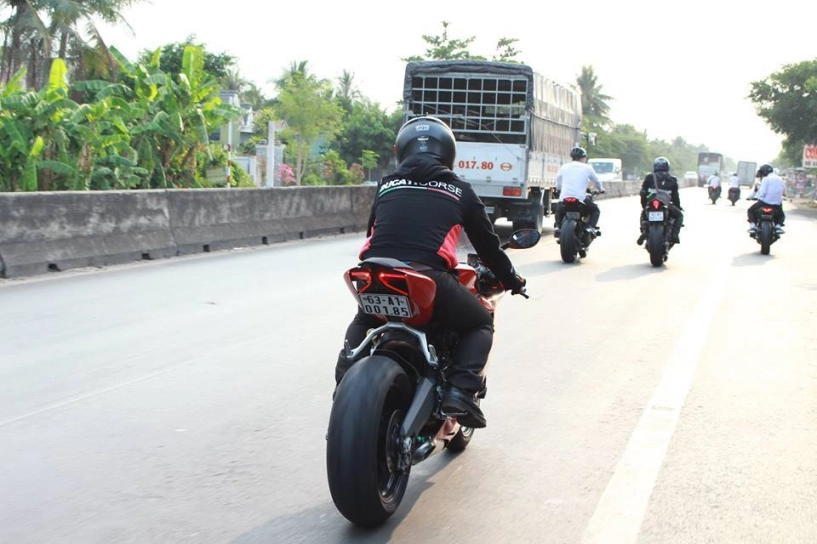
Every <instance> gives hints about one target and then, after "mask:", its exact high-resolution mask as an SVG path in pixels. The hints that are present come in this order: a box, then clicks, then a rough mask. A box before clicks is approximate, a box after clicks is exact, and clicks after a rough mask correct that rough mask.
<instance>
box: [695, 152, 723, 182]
mask: <svg viewBox="0 0 817 544" xmlns="http://www.w3.org/2000/svg"><path fill="white" fill-rule="evenodd" d="M721 172H723V154H721V153H713V152H710V151H701V152H699V153H698V186H699V187H703V186H704V185H706V181H707V180H708V179H709V177H710V176H711V175H712V174H717V175H718V176H720V175H721Z"/></svg>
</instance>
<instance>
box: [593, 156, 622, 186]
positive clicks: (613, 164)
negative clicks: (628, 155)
mask: <svg viewBox="0 0 817 544" xmlns="http://www.w3.org/2000/svg"><path fill="white" fill-rule="evenodd" d="M587 164H589V165H590V166H592V167H593V170H595V171H596V176H598V178H599V181H601V182H602V183H608V182H610V181H624V178H622V177H621V159H612V158H593V159H587Z"/></svg>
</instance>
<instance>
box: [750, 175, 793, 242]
mask: <svg viewBox="0 0 817 544" xmlns="http://www.w3.org/2000/svg"><path fill="white" fill-rule="evenodd" d="M757 177H759V178H761V180H762V181H761V182H760V189H758V190H757V202H755V203H754V204H752V205H751V206H750V207H749V209H748V210H747V215H748V218H749V225H750V227H749V234H751V235H754V234H755V233H756V232H757V215H758V214H757V211H758V210H759V209H760V208H761V207H762V206H771V207H772V208H774V211H775V216H776V219H775V223H776V224H775V230H776V231H777V233H778V234H783V233H784V232H785V231H784V230H783V225H784V224H785V223H786V214H785V213H784V212H783V197H784V196H785V194H786V183H785V182H784V181H783V180H782V179H781V178H780V176H778V175H777V174H775V173H774V167H773V166H772V165H770V164H764V165H762V166H761V167H760V168H758V170H757Z"/></svg>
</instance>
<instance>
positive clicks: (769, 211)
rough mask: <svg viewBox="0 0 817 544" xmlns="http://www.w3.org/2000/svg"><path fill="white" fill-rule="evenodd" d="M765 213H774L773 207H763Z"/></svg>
mask: <svg viewBox="0 0 817 544" xmlns="http://www.w3.org/2000/svg"><path fill="white" fill-rule="evenodd" d="M763 213H772V209H771V208H763Z"/></svg>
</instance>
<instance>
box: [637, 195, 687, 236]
mask: <svg viewBox="0 0 817 544" xmlns="http://www.w3.org/2000/svg"><path fill="white" fill-rule="evenodd" d="M646 207H647V200H646V199H644V198H642V199H641V208H642V210H641V227H642V228H643V227H644V222H645V221H647V209H646ZM667 212H669V216H670V217H671V218H672V219H673V220H674V223H673V225H672V235H673V236H675V237H677V236H679V235H680V234H681V227H683V226H684V212H682V211H681V208H679V207H678V206H676V205H675V204H669V205H668V206H667Z"/></svg>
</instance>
